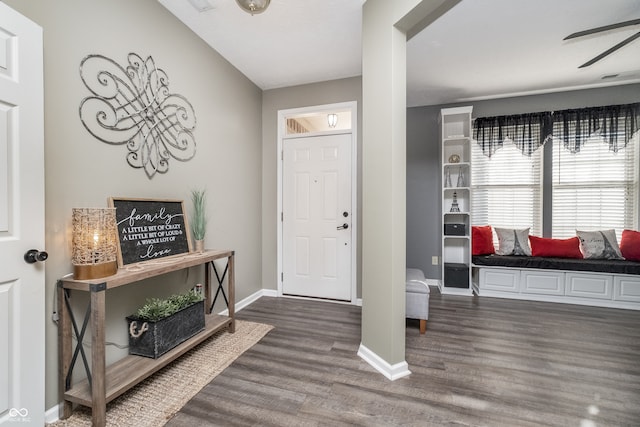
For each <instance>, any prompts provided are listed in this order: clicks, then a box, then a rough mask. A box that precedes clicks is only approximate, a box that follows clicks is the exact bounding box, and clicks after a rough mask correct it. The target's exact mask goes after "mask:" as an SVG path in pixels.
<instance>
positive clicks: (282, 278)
mask: <svg viewBox="0 0 640 427" xmlns="http://www.w3.org/2000/svg"><path fill="white" fill-rule="evenodd" d="M280 281H281V282H284V273H280Z"/></svg>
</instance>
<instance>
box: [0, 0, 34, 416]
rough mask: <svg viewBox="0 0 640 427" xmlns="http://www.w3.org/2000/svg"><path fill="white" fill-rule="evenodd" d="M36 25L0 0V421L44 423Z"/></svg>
mask: <svg viewBox="0 0 640 427" xmlns="http://www.w3.org/2000/svg"><path fill="white" fill-rule="evenodd" d="M42 70H43V67H42V28H40V27H39V26H38V25H36V24H35V23H33V22H31V21H29V20H28V19H27V18H25V17H24V16H22V15H20V14H18V13H17V12H15V11H14V10H13V9H11V8H9V7H8V6H7V5H5V4H4V3H1V2H0V425H34V426H42V425H44V355H45V345H44V344H45V342H44V328H45V306H44V284H45V283H44V265H43V263H42V262H35V263H32V264H28V263H27V262H25V259H24V255H25V253H26V252H27V251H28V250H29V249H36V250H39V251H42V250H44V149H43V126H44V119H43V88H42V85H43V79H42Z"/></svg>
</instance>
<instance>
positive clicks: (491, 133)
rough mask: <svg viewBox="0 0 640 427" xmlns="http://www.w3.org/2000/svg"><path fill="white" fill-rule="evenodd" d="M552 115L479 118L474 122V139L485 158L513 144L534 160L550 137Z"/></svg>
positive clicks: (545, 113)
mask: <svg viewBox="0 0 640 427" xmlns="http://www.w3.org/2000/svg"><path fill="white" fill-rule="evenodd" d="M551 129H552V121H551V113H549V112H543V113H530V114H519V115H512V116H496V117H479V118H477V119H475V121H474V122H473V131H474V132H473V136H474V138H475V140H476V141H477V142H478V144H479V145H480V147H481V148H482V152H483V153H484V155H485V156H487V157H491V156H492V155H493V154H494V153H495V152H496V150H498V149H499V148H502V145H503V143H504V142H505V141H511V142H512V143H513V144H514V145H515V146H516V147H518V149H519V150H520V151H521V152H522V154H524V155H526V156H531V155H532V154H533V152H534V151H536V150H537V149H538V147H540V146H541V145H543V144H544V143H545V142H546V139H547V138H548V136H550V135H551Z"/></svg>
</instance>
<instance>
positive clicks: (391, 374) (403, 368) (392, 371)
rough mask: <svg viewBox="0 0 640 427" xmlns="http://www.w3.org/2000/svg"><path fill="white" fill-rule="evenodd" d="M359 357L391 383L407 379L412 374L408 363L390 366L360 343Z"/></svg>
mask: <svg viewBox="0 0 640 427" xmlns="http://www.w3.org/2000/svg"><path fill="white" fill-rule="evenodd" d="M358 356H360V357H361V358H362V359H364V361H365V362H367V363H368V364H369V365H371V366H373V368H374V369H375V370H376V371H378V372H380V373H381V374H382V375H384V376H385V377H387V378H388V379H390V380H391V381H395V380H397V379H399V378H402V377H406V376H407V375H409V374H411V371H410V370H409V365H408V364H407V362H400V363H396V364H395V365H390V364H389V362H387V361H386V360H384V359H383V358H381V357H380V356H378V355H377V354H375V353H374V352H373V351H371V350H369V349H368V348H367V347H365V346H364V345H363V344H362V343H360V348H359V349H358Z"/></svg>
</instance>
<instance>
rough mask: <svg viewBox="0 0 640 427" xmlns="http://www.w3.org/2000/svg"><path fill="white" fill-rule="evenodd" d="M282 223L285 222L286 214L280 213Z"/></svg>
mask: <svg viewBox="0 0 640 427" xmlns="http://www.w3.org/2000/svg"><path fill="white" fill-rule="evenodd" d="M280 222H284V212H280Z"/></svg>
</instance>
